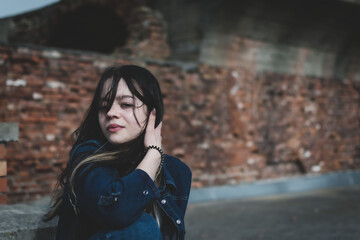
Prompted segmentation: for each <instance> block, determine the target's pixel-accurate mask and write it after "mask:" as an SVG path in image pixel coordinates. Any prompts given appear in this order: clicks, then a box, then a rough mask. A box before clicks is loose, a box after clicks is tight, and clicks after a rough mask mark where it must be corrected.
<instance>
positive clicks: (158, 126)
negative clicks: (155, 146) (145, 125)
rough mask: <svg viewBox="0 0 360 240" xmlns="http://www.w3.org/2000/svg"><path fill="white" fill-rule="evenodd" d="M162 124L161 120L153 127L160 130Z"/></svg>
mask: <svg viewBox="0 0 360 240" xmlns="http://www.w3.org/2000/svg"><path fill="white" fill-rule="evenodd" d="M162 124H163V123H162V122H160V123H159V125H157V127H156V128H155V129H159V130H161V128H162Z"/></svg>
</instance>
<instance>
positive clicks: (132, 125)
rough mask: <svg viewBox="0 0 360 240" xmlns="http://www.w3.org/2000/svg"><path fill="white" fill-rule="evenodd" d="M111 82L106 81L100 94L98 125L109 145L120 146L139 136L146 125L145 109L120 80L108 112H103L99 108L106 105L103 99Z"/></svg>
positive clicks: (109, 80)
mask: <svg viewBox="0 0 360 240" xmlns="http://www.w3.org/2000/svg"><path fill="white" fill-rule="evenodd" d="M111 81H112V80H111V79H108V80H106V82H105V84H104V88H103V92H102V93H101V103H100V110H99V123H100V127H101V131H102V132H103V134H104V136H105V137H106V139H107V140H108V141H109V142H110V143H111V144H121V143H126V142H129V141H131V140H133V139H135V138H136V137H138V136H139V135H140V133H141V131H142V130H143V128H144V125H145V124H146V120H147V107H146V105H145V104H143V102H141V101H140V100H139V99H138V98H136V97H135V96H133V94H132V93H131V92H130V90H129V88H128V86H127V85H126V83H125V81H124V80H123V79H120V81H119V84H118V88H117V91H116V96H115V99H114V102H113V103H112V106H111V108H110V109H109V111H108V112H106V110H103V109H102V108H101V106H106V104H107V101H106V99H105V97H106V94H107V92H108V91H109V88H110V86H111ZM104 109H105V108H104ZM135 116H136V117H135ZM139 124H140V125H139Z"/></svg>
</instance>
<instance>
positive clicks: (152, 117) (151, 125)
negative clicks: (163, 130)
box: [147, 109, 156, 130]
mask: <svg viewBox="0 0 360 240" xmlns="http://www.w3.org/2000/svg"><path fill="white" fill-rule="evenodd" d="M155 118H156V111H155V109H153V110H152V111H151V113H150V115H149V121H148V125H147V130H151V129H154V128H155Z"/></svg>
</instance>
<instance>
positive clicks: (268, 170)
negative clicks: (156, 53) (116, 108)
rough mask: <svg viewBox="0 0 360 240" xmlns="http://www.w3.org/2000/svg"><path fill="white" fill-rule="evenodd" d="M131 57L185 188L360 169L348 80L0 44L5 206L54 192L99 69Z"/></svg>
mask: <svg viewBox="0 0 360 240" xmlns="http://www.w3.org/2000/svg"><path fill="white" fill-rule="evenodd" d="M129 63H133V64H138V65H142V66H145V67H147V68H148V69H149V70H150V71H151V72H153V73H154V75H155V76H157V78H158V79H159V81H160V84H161V87H162V90H163V93H164V102H165V109H166V112H165V119H164V127H163V132H164V136H163V140H164V145H165V147H166V152H167V153H169V154H173V155H175V156H178V157H179V158H181V159H182V160H183V161H184V162H186V163H187V164H188V165H189V166H190V167H191V169H192V171H193V187H203V186H210V185H219V184H233V183H241V182H244V181H253V180H257V179H268V178H277V177H285V176H295V175H301V174H307V173H315V174H316V173H324V172H332V171H344V170H351V169H359V167H360V139H359V138H360V128H359V121H360V106H359V103H360V99H359V96H360V95H359V94H360V86H359V83H358V82H356V81H354V80H353V79H340V80H339V79H338V80H336V79H324V78H309V77H304V76H300V75H287V74H272V73H268V74H263V73H256V72H254V71H252V70H251V69H244V68H240V67H238V68H236V67H232V68H230V67H228V68H227V67H214V66H210V65H206V64H195V63H194V64H188V63H187V64H185V63H183V64H181V63H176V64H175V63H172V62H156V61H144V60H139V59H132V60H130V59H128V60H126V59H125V58H122V57H121V56H120V55H113V56H108V55H100V54H92V53H83V52H72V51H57V50H54V49H48V48H30V47H21V46H18V47H15V46H6V45H2V46H0V86H1V87H0V91H1V92H0V105H1V108H0V121H4V122H18V123H19V142H17V143H8V144H7V149H6V150H7V154H6V160H7V179H8V180H7V181H8V190H9V191H8V201H9V202H10V203H12V202H19V201H25V200H32V199H36V198H38V197H40V196H43V195H47V194H49V193H50V192H51V191H52V189H53V187H54V185H55V183H56V177H57V175H58V174H59V171H60V169H62V168H64V166H65V164H66V161H67V158H68V152H69V150H70V148H71V142H72V140H71V137H70V135H71V133H72V132H73V131H74V130H75V129H76V128H77V126H78V125H79V124H80V122H81V120H82V116H83V114H84V112H85V111H86V109H87V107H88V105H89V103H90V101H91V98H92V94H93V91H94V89H95V87H96V83H97V81H98V78H99V75H100V74H101V72H102V71H103V70H104V68H105V67H107V66H110V65H113V64H129Z"/></svg>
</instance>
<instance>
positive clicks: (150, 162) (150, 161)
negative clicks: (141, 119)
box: [137, 110, 162, 180]
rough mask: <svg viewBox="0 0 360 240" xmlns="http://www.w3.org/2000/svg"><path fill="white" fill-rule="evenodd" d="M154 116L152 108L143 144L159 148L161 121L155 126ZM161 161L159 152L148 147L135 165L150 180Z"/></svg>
mask: <svg viewBox="0 0 360 240" xmlns="http://www.w3.org/2000/svg"><path fill="white" fill-rule="evenodd" d="M155 117H156V112H155V110H152V111H151V113H150V116H149V120H148V124H147V126H146V130H145V139H144V145H145V147H149V146H157V147H159V148H161V147H162V144H161V140H162V139H161V127H162V122H161V123H160V124H159V125H158V126H157V127H156V128H155ZM160 162H161V154H160V152H159V151H158V150H156V149H153V148H151V149H149V150H148V151H147V153H146V155H145V156H144V158H143V160H142V161H141V162H140V163H139V165H138V166H137V168H138V169H141V170H143V171H145V172H146V173H147V174H148V175H149V176H150V178H151V179H152V180H155V177H156V172H157V170H158V168H159V165H160Z"/></svg>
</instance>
